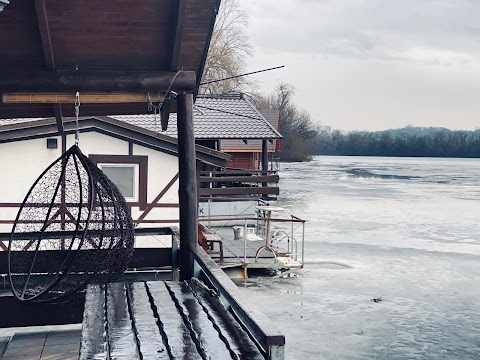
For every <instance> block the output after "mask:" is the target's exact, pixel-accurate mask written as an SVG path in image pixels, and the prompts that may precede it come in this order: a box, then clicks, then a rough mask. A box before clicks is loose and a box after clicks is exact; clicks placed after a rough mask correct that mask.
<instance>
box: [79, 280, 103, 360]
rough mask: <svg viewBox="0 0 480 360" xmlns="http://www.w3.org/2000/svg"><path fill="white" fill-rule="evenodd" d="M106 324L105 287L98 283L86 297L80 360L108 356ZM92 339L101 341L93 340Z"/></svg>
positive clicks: (99, 358)
mask: <svg viewBox="0 0 480 360" xmlns="http://www.w3.org/2000/svg"><path fill="white" fill-rule="evenodd" d="M105 325H106V318H105V287H104V286H103V285H98V286H94V287H92V288H91V289H90V290H89V292H88V293H87V295H86V299H85V310H84V313H83V326H82V327H83V331H82V339H81V345H80V347H81V351H80V354H81V355H80V360H87V359H93V357H95V358H96V359H98V360H103V359H106V358H107V342H106V337H105V335H106V328H105ZM91 339H99V341H93V342H92V341H91Z"/></svg>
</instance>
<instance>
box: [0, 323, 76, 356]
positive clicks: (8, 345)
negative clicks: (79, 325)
mask: <svg viewBox="0 0 480 360" xmlns="http://www.w3.org/2000/svg"><path fill="white" fill-rule="evenodd" d="M80 335H81V331H80V330H60V331H44V332H34V333H16V334H15V335H14V336H13V337H11V338H10V337H3V338H0V358H1V359H2V360H20V359H22V360H74V359H75V360H76V359H78V354H79V350H80Z"/></svg>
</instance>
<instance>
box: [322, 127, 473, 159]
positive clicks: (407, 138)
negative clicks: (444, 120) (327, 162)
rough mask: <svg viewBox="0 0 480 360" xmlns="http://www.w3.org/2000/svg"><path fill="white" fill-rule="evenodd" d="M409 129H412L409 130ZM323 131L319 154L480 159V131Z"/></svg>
mask: <svg viewBox="0 0 480 360" xmlns="http://www.w3.org/2000/svg"><path fill="white" fill-rule="evenodd" d="M407 129H408V128H407ZM429 130H430V131H425V133H423V132H417V131H414V132H412V131H411V129H409V131H405V132H402V131H398V130H393V131H392V130H388V131H382V132H351V133H348V134H342V133H341V132H340V131H338V130H335V131H333V132H332V133H330V134H329V133H326V132H322V131H320V132H319V133H318V135H317V138H316V141H315V148H314V154H316V155H358V156H412V157H415V156H428V157H480V131H450V130H447V129H439V130H435V129H433V130H432V129H429Z"/></svg>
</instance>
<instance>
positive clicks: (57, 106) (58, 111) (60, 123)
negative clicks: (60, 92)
mask: <svg viewBox="0 0 480 360" xmlns="http://www.w3.org/2000/svg"><path fill="white" fill-rule="evenodd" d="M53 111H54V113H55V120H56V122H57V128H58V134H59V135H63V130H64V129H63V117H62V106H61V105H60V104H54V105H53ZM62 142H63V139H62ZM62 150H63V143H62ZM62 154H63V151H62Z"/></svg>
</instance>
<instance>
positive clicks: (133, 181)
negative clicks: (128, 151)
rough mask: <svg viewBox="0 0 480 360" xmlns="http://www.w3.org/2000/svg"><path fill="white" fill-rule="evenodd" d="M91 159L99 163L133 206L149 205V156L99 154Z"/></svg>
mask: <svg viewBox="0 0 480 360" xmlns="http://www.w3.org/2000/svg"><path fill="white" fill-rule="evenodd" d="M89 158H90V160H92V161H93V163H94V164H95V165H97V166H98V167H99V168H100V169H101V170H102V171H103V172H104V173H105V175H107V177H108V178H109V179H110V180H111V181H112V182H113V183H114V184H115V185H117V187H118V189H119V190H120V192H121V193H122V195H123V196H124V197H125V199H126V200H127V202H128V203H129V204H130V205H131V206H138V207H139V208H140V210H145V209H146V207H147V177H148V173H147V169H148V157H147V156H139V155H97V154H91V155H90V156H89Z"/></svg>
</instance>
